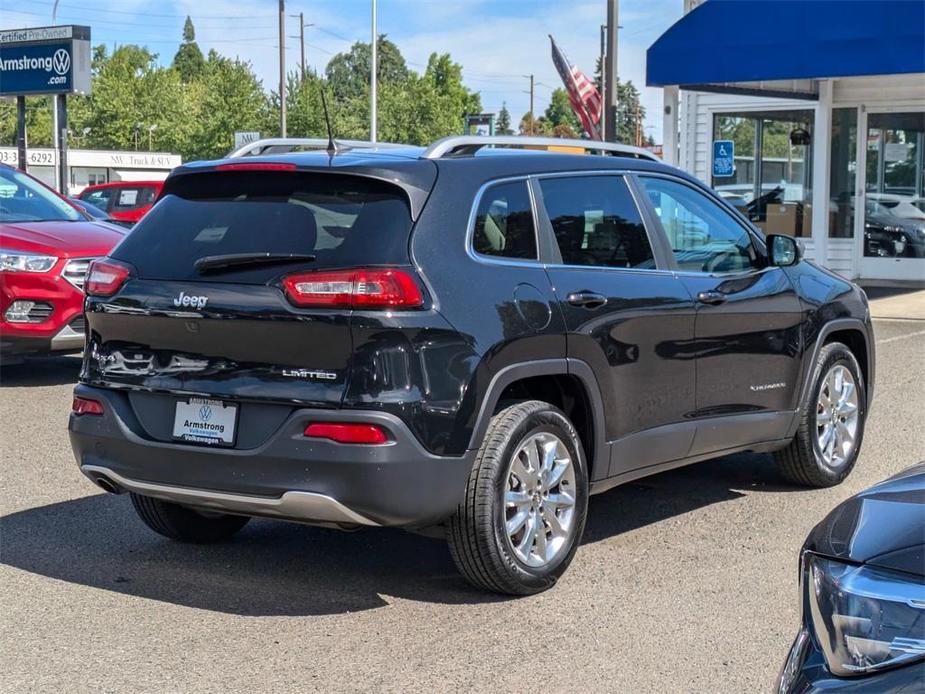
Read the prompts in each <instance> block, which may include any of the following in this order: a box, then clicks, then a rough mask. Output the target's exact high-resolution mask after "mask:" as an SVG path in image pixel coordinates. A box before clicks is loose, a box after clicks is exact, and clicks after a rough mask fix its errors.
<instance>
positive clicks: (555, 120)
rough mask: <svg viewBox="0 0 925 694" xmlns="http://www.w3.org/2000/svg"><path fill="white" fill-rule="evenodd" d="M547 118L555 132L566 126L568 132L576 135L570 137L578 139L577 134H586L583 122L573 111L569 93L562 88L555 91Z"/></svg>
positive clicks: (546, 114) (550, 101)
mask: <svg viewBox="0 0 925 694" xmlns="http://www.w3.org/2000/svg"><path fill="white" fill-rule="evenodd" d="M545 116H546V120H547V121H549V122H550V124H551V125H552V128H553V130H555V129H556V128H558V127H559V126H565V127H566V128H567V129H568V132H572V133H574V135H571V136H570V137H576V136H577V133H580V132H584V129H583V128H582V127H581V121H580V120H578V116H576V115H575V111H574V110H572V102H571V101H569V98H568V92H567V91H565V89H562V88H561V87H560V88H558V89H554V90H553V92H552V97H551V98H550V100H549V106H547V107H546V113H545ZM558 137H564V136H558Z"/></svg>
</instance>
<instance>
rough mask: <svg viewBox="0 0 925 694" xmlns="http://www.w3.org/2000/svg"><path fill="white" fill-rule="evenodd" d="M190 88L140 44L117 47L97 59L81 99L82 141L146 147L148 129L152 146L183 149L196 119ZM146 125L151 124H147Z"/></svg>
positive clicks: (112, 146) (193, 92) (193, 91)
mask: <svg viewBox="0 0 925 694" xmlns="http://www.w3.org/2000/svg"><path fill="white" fill-rule="evenodd" d="M196 94H197V90H196V89H191V88H189V87H185V86H184V85H183V83H182V82H181V80H180V74H179V73H178V72H177V71H176V70H174V69H173V68H164V67H160V66H158V65H157V55H156V54H154V53H151V52H149V51H148V50H147V49H145V48H141V47H140V46H132V45H127V46H120V47H119V48H117V49H116V50H115V51H114V52H113V54H112V56H111V57H109V58H106V59H103V60H101V61H100V63H99V66H98V73H97V74H96V76H95V77H94V80H93V90H92V92H91V94H90V96H89V97H83V98H85V99H86V100H87V103H86V107H87V113H86V118H85V120H83V122H80V121H78V120H76V119H75V121H74V123H73V125H72V129H77V128H78V127H81V128H82V127H89V128H90V133H89V134H88V138H87V139H88V142H87V145H88V146H90V147H96V148H100V149H125V150H129V149H136V148H140V147H142V146H143V147H145V148H147V146H148V143H147V140H148V131H149V129H150V130H151V132H152V133H156V135H155V136H154V137H153V138H152V139H153V140H154V141H155V142H156V143H157V148H158V149H164V150H168V151H173V152H180V153H181V154H183V153H185V152H186V151H187V149H188V146H189V142H190V138H191V135H192V132H193V129H194V127H195V123H196V121H197V119H198V117H199V109H198V108H197V103H196V99H195V96H196ZM152 126H154V127H153V128H152Z"/></svg>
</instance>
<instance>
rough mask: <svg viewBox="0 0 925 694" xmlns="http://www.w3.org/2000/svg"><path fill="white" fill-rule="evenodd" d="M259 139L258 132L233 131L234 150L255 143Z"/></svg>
mask: <svg viewBox="0 0 925 694" xmlns="http://www.w3.org/2000/svg"><path fill="white" fill-rule="evenodd" d="M259 139H260V131H259V130H235V131H234V148H235V149H240V148H241V147H243V146H244V145H247V144H250V143H251V142H256V141H257V140H259Z"/></svg>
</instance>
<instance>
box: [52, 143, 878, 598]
mask: <svg viewBox="0 0 925 694" xmlns="http://www.w3.org/2000/svg"><path fill="white" fill-rule="evenodd" d="M324 144H325V143H322V146H323V145H324ZM549 144H557V145H563V144H564V145H567V146H577V147H587V146H588V143H587V142H584V141H564V142H563V141H562V140H549V139H546V138H521V137H495V138H486V137H471V136H465V137H452V138H448V139H445V140H441V141H439V142H437V143H434V144H433V145H431V146H430V147H428V148H427V149H426V150H425V149H422V148H414V147H399V148H394V147H385V146H383V145H377V146H375V147H372V146H366V147H365V148H364V147H363V146H356V147H355V148H353V149H349V148H346V149H339V150H337V151H336V152H331V153H328V152H325V151H309V152H299V153H288V154H287V153H285V152H280V151H276V152H274V153H273V154H271V155H262V156H252V157H247V158H229V159H226V160H222V161H216V162H201V163H193V164H188V165H185V166H182V167H180V168H178V169H176V170H175V171H174V172H173V173H172V174H171V175H170V177H169V178H168V179H167V181H166V183H165V187H164V191H163V194H162V196H161V199H160V201H159V202H158V204H157V206H156V207H155V209H154V210H152V212H151V213H150V214H149V215H148V216H146V217H145V218H144V219H142V220H141V222H139V223H138V224H137V225H136V226H135V228H134V229H133V230H132V233H131V234H130V235H129V236H128V237H127V238H126V240H125V241H124V242H123V243H122V244H120V245H119V247H118V248H117V249H115V250H114V251H113V253H112V254H111V255H110V257H108V258H105V259H103V260H99V261H96V262H95V263H94V264H93V266H92V268H91V271H90V275H89V279H88V283H87V289H88V295H89V296H88V300H87V305H86V306H87V320H88V323H89V325H90V328H91V331H90V340H89V348H88V349H87V350H86V351H85V353H84V363H83V369H82V372H81V376H80V383H79V385H78V386H77V387H76V389H75V391H74V395H75V398H74V410H73V413H72V415H71V418H70V436H71V442H72V445H73V449H74V452H75V454H76V457H77V462H78V464H79V465H80V468H81V470H82V471H83V473H84V474H85V475H86V476H88V477H89V478H90V479H91V480H93V481H94V482H96V483H97V484H98V485H99V486H101V487H102V488H103V489H106V490H107V491H111V492H125V491H127V492H130V494H131V499H132V502H133V504H134V507H135V509H136V511H137V512H138V514H139V515H140V517H141V519H142V520H143V521H144V522H145V523H147V524H148V525H149V526H150V527H151V528H152V529H153V530H154V531H155V532H158V533H161V534H162V535H165V536H167V537H171V538H173V539H177V540H185V541H194V542H207V541H215V540H221V539H224V538H227V537H229V536H231V535H232V534H234V533H235V532H237V531H238V530H240V529H241V527H243V526H244V525H245V523H247V520H248V517H250V516H271V517H275V518H283V519H288V520H296V521H300V522H306V523H317V524H325V525H334V526H341V527H357V526H397V527H404V528H408V529H412V530H418V531H422V532H428V533H430V532H434V531H439V532H443V533H445V536H446V538H447V540H448V541H449V545H450V550H451V552H452V555H453V557H454V559H455V561H456V564H457V566H458V567H459V569H460V571H461V572H462V573H463V575H464V576H465V577H466V578H468V579H469V580H470V581H471V582H472V583H474V584H475V585H477V586H480V587H482V588H484V589H487V590H492V591H497V592H501V593H509V594H526V593H534V592H537V591H540V590H544V589H546V588H549V587H550V586H552V585H553V584H554V583H555V582H556V580H557V579H558V578H559V577H560V576H561V575H562V573H563V572H564V571H565V569H566V567H567V566H568V564H569V562H570V561H571V560H572V557H573V555H574V554H575V551H576V550H577V548H578V544H579V541H580V539H581V535H582V530H583V528H584V524H585V514H586V511H587V507H588V496H589V494H592V493H597V492H601V491H604V490H606V489H609V488H611V487H613V486H615V485H618V484H622V483H624V482H627V481H629V480H633V479H635V478H638V477H642V476H645V475H649V474H653V473H656V472H660V471H663V470H667V469H670V468H674V467H678V466H680V465H685V464H688V463H693V462H696V461H699V460H704V459H707V458H712V457H716V456H720V455H725V454H728V453H732V452H734V451H740V450H754V451H775V452H776V454H777V456H778V460H779V461H780V465H781V470H782V472H783V474H784V475H785V476H786V477H787V478H788V479H790V480H792V481H795V482H797V483H799V484H803V485H808V486H820V487H821V486H828V485H833V484H838V483H839V482H841V481H842V480H843V479H844V478H845V477H846V476H847V475H848V474H849V472H850V471H851V469H852V468H853V467H854V465H855V462H856V461H857V457H858V452H859V450H860V446H861V441H862V438H863V433H864V422H865V419H866V415H867V410H868V404H869V401H870V398H871V396H872V392H873V383H874V340H873V337H872V327H871V322H870V315H869V311H868V306H867V299H866V297H865V295H864V293H863V292H862V291H861V290H860V289H859V288H858V287H856V286H855V285H853V284H852V283H850V282H848V281H846V280H844V279H843V278H841V277H839V276H838V275H836V274H834V273H832V272H829V271H827V270H824V269H821V268H819V267H817V266H815V265H813V264H811V263H807V262H803V261H802V259H801V258H800V252H799V248H798V246H797V244H796V241H795V240H794V239H792V238H790V237H786V236H768V237H765V236H764V235H763V234H761V233H760V231H758V230H757V229H755V228H754V227H753V226H752V225H751V224H750V223H749V222H748V220H747V219H745V218H744V217H742V216H741V215H740V214H739V213H737V212H736V211H735V210H734V208H732V207H731V206H729V205H728V204H727V203H725V202H723V200H722V199H721V198H720V197H718V196H717V195H716V194H715V193H713V192H712V191H711V190H709V189H708V188H706V187H705V186H703V185H702V184H701V183H700V182H698V181H697V180H696V179H695V178H693V177H691V176H689V175H687V174H685V173H683V172H681V171H679V170H677V169H674V168H672V167H669V166H666V165H664V164H662V163H661V162H659V161H657V160H653V158H652V156H651V155H650V154H649V153H648V152H646V151H644V150H640V149H636V148H632V147H625V146H621V145H611V144H607V143H603V144H599V145H595V146H598V147H604V148H607V151H609V152H611V153H612V154H614V155H615V156H577V155H573V154H564V153H554V152H539V151H524V150H522V149H508V150H505V149H502V148H498V147H491V145H496V146H497V145H507V146H510V147H514V148H516V147H521V146H527V145H532V146H545V145H549ZM280 147H282V145H277V150H278V149H279V148H280ZM692 230H695V231H696V233H692Z"/></svg>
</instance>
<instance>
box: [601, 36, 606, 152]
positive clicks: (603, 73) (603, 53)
mask: <svg viewBox="0 0 925 694" xmlns="http://www.w3.org/2000/svg"><path fill="white" fill-rule="evenodd" d="M606 93H607V25H606V24H601V120H600V123H601V142H607V118H606V114H607V106H606V104H605V103H604V94H606Z"/></svg>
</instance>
